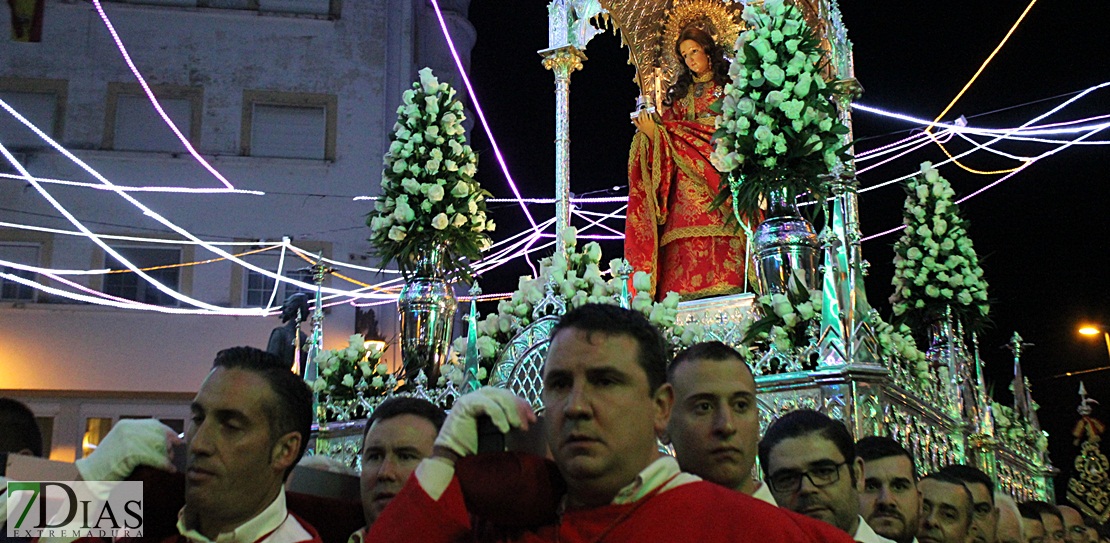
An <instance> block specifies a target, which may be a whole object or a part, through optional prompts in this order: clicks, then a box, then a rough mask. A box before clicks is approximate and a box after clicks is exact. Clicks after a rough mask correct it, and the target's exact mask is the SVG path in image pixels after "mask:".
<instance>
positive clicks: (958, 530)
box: [0, 304, 1110, 543]
mask: <svg viewBox="0 0 1110 543" xmlns="http://www.w3.org/2000/svg"><path fill="white" fill-rule="evenodd" d="M666 352H667V351H666V349H665V346H664V342H663V339H662V337H661V335H660V334H659V332H658V330H657V329H656V328H655V327H654V326H653V325H651V324H650V323H649V322H648V321H647V320H646V319H644V318H643V317H642V316H641V315H640V314H638V313H636V312H632V311H628V310H623V309H620V308H618V307H614V306H608V305H596V304H589V305H585V306H582V307H580V308H578V309H575V310H573V311H571V312H569V313H567V314H566V315H564V316H563V318H562V319H561V321H560V322H559V324H558V325H557V326H556V327H555V329H554V330H553V332H552V340H551V344H550V346H549V349H548V353H547V358H546V360H545V365H544V369H543V393H542V399H543V405H544V409H543V412H542V413H541V414H540V416H539V417H538V416H537V414H536V413H534V412H533V410H532V408H531V406H530V405H529V404H528V402H526V401H525V400H523V399H521V398H519V397H516V396H514V395H513V394H512V393H510V392H508V391H507V390H504V389H499V388H489V387H487V388H482V389H479V390H477V391H475V392H472V393H470V394H467V395H464V396H462V397H460V398H459V399H458V400H457V401H456V402H455V404H454V405H453V407H452V409H451V411H450V413H449V414H448V413H445V412H444V411H443V410H442V409H440V408H439V407H437V406H435V405H433V404H431V403H429V402H427V401H424V400H420V399H416V398H407V397H396V398H391V399H389V400H387V401H386V402H384V403H383V404H382V405H381V406H380V407H379V408H377V409H376V410H375V411H374V412H373V414H372V416H371V418H370V419H369V421H368V422H367V425H366V430H365V434H364V436H363V447H362V452H361V455H362V457H361V460H362V471H361V479H360V489H361V500H362V509H363V512H364V516H365V527H363V528H362V529H360V530H358V531H356V532H355V533H354V534H352V535H351V536H350V538H349V541H350V543H377V542H416V541H421V542H424V541H426V542H450V541H527V542H531V541H536V542H539V541H552V542H595V543H596V542H601V541H606V542H616V541H710V542H713V541H751V542H759V543H771V542H777V541H783V542H844V543H848V542H851V541H858V542H862V543H886V542H889V541H894V542H897V543H910V542H914V541H919V542H921V543H994V542H998V543H1062V542H1064V541H1065V540H1066V541H1067V542H1068V543H1100V542H1101V541H1110V538H1107V537H1106V536H1105V535H1104V536H1102V539H1100V534H1099V533H1098V532H1097V530H1096V528H1095V527H1094V525H1093V524H1092V523H1091V520H1090V519H1088V518H1085V517H1084V516H1083V515H1081V514H1080V513H1079V511H1077V510H1075V509H1073V508H1071V507H1067V506H1060V507H1057V506H1054V505H1051V504H1049V503H1046V502H1040V501H1029V502H1024V503H1015V502H1014V500H1013V499H1012V498H1010V497H1009V496H1007V495H1005V494H1003V493H1000V492H998V491H997V488H996V485H995V483H994V481H992V480H991V478H990V477H989V476H987V475H986V474H985V473H983V472H982V471H980V470H978V469H976V468H974V467H971V466H966V465H950V466H947V467H945V468H943V469H940V470H939V471H936V472H934V473H929V474H927V475H925V476H923V477H919V476H918V470H917V463H916V461H915V459H914V457H913V455H911V454H910V453H909V452H908V451H907V450H906V449H905V448H904V447H902V446H901V445H900V444H899V443H898V442H897V441H895V440H893V439H891V438H888V437H878V436H871V437H865V438H863V439H860V440H859V441H855V440H853V438H852V436H851V434H850V433H849V432H848V429H847V428H846V427H845V425H844V424H843V423H841V422H839V421H836V420H833V419H831V418H829V417H827V416H826V415H824V414H821V413H819V412H816V411H810V410H798V411H793V412H789V413H786V414H784V415H782V416H781V417H779V418H778V419H777V420H775V421H774V422H773V423H772V424H771V425H770V426H769V427H768V428H767V430H766V432H765V433H764V434H763V435H762V436H760V424H759V410H758V408H757V405H756V386H755V379H754V377H753V375H752V373H751V371H750V369H749V368H748V366H747V365H746V364H745V363H744V360H743V358H742V357H741V355H740V354H739V353H738V352H736V351H735V350H733V349H732V348H730V347H728V346H727V345H724V344H722V343H719V342H709V343H703V344H698V345H695V346H693V347H691V348H689V349H687V350H686V351H684V352H682V353H680V354H679V355H678V356H677V357H675V359H674V361H673V362H670V363H669V364H668V360H667V356H666ZM311 405H312V397H311V393H310V391H309V389H308V387H307V386H306V385H305V383H304V382H303V381H302V380H300V379H299V378H298V377H296V376H295V375H294V374H293V373H291V372H290V371H289V370H288V366H287V365H285V364H284V363H283V362H282V361H281V360H280V359H278V358H277V357H275V356H274V355H271V354H269V353H266V352H264V351H260V350H258V349H253V348H248V347H238V348H234V349H228V350H225V351H221V352H220V353H219V354H218V355H217V357H216V360H215V363H214V365H213V369H212V371H211V372H210V373H209V375H208V377H207V378H206V379H205V381H204V382H203V383H202V384H201V386H200V390H199V392H198V393H197V396H196V398H195V400H194V401H193V403H192V421H191V423H190V424H189V425H188V430H187V432H186V436H185V441H186V443H187V459H186V469H185V473H184V475H185V496H184V507H183V508H182V509H181V511H180V513H179V514H178V522H177V530H178V532H179V533H178V535H176V536H174V537H171V538H170V539H171V540H173V541H181V542H185V541H195V542H203V543H208V542H219V543H232V542H243V543H285V542H308V541H313V542H314V541H322V539H321V537H320V535H319V533H318V531H317V530H316V529H315V528H314V527H313V526H312V525H310V524H309V523H308V522H306V521H305V520H303V519H302V518H300V517H298V516H297V514H296V513H294V512H292V511H290V510H289V508H288V507H287V504H286V493H285V484H284V483H285V481H286V479H287V478H288V476H289V473H290V471H291V470H293V468H294V466H296V464H297V463H298V461H299V460H300V459H301V456H302V455H303V454H304V451H305V447H306V445H307V442H308V438H309V432H310V421H311V413H312V407H311ZM487 418H488V421H489V422H492V424H493V425H494V426H495V427H496V428H497V429H498V430H499V431H500V432H502V433H504V434H507V435H510V436H511V435H514V434H516V433H519V432H525V431H528V430H529V429H530V428H531V427H536V430H539V431H541V432H542V435H543V438H544V440H545V443H546V450H547V454H546V455H544V456H541V455H534V454H526V453H521V452H513V451H506V452H493V453H482V454H479V453H478V451H479V450H480V449H484V448H485V447H484V446H483V443H481V440H482V439H485V438H480V437H479V436H480V434H479V426H480V425H482V424H483V422H484V419H487ZM541 418H542V420H541ZM28 420H29V421H30V423H28V422H27V421H28ZM37 432H38V430H37V427H35V426H34V418H33V415H32V414H31V413H30V411H29V410H27V409H26V408H25V407H23V406H22V405H20V404H18V402H14V401H12V400H0V452H4V451H9V452H11V453H20V454H31V455H41V454H42V450H41V449H42V447H41V436H39V435H38V433H37ZM36 440H37V443H38V446H37V447H36V446H35V442H36ZM176 441H177V437H176V436H175V435H174V432H173V431H172V430H170V429H169V428H167V427H165V426H163V425H161V424H160V423H158V422H157V421H154V420H146V421H120V423H118V424H117V426H116V427H115V428H113V430H112V432H110V433H109V434H108V435H107V436H106V437H105V439H104V440H103V442H102V443H101V444H100V446H99V447H98V448H97V449H96V451H94V452H93V453H92V454H91V455H89V456H88V457H87V458H84V459H82V460H79V461H78V462H77V464H76V471H77V472H78V474H79V476H80V477H81V478H84V479H86V480H120V479H122V478H123V477H125V476H126V475H127V474H128V473H130V472H131V470H132V469H133V468H135V467H136V466H138V465H144V464H145V465H152V466H156V467H160V468H163V469H168V470H172V469H173V467H172V463H171V462H170V456H171V454H172V453H170V451H171V450H172V448H173V445H174V444H175V442H176ZM509 441H510V442H511V440H509ZM660 441H662V442H663V443H665V444H667V445H670V446H671V447H672V450H673V453H674V454H673V456H671V455H668V454H663V453H662V452H661V451H660V447H659V443H660ZM757 460H758V463H759V468H760V470H761V472H762V481H760V480H757V478H756V477H755V476H754V475H755V471H754V467H755V464H756V461H757ZM9 476H13V475H12V474H9ZM0 498H3V495H2V494H0ZM0 502H3V500H2V499H0Z"/></svg>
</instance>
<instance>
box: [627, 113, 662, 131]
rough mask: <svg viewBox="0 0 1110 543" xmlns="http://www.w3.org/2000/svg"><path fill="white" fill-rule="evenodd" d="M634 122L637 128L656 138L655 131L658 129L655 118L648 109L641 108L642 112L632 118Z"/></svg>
mask: <svg viewBox="0 0 1110 543" xmlns="http://www.w3.org/2000/svg"><path fill="white" fill-rule="evenodd" d="M632 124H634V125H636V130H639V131H640V132H643V134H644V135H646V136H647V137H649V138H654V137H655V132H656V131H657V130H658V126H657V125H656V124H655V119H654V118H652V116H651V113H650V112H648V111H646V110H641V111H640V114H639V115H637V116H636V118H634V119H632Z"/></svg>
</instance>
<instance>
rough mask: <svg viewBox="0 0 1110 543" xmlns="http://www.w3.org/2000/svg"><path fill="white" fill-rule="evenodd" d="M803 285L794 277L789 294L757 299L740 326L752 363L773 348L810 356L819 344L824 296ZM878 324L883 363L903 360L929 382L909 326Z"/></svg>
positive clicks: (804, 364) (773, 369) (772, 370)
mask: <svg viewBox="0 0 1110 543" xmlns="http://www.w3.org/2000/svg"><path fill="white" fill-rule="evenodd" d="M801 285H802V283H801V282H800V281H799V280H798V279H797V277H793V278H792V279H791V280H790V285H789V287H790V288H789V292H788V293H786V294H780V293H774V294H769V295H763V296H760V297H759V298H756V300H755V303H754V304H753V312H752V316H751V317H750V318H749V319H745V320H744V321H742V322H741V323H740V330H741V334H742V337H743V340H742V344H743V345H744V346H746V347H748V349H745V350H742V351H741V352H743V353H744V354H745V355H747V356H748V357H749V362H755V361H756V360H758V359H760V358H762V356H763V355H764V354H766V353H767V352H768V351H769V350H771V349H772V348H773V349H774V351H777V353H779V354H782V355H786V356H791V357H795V358H799V359H801V358H804V357H806V356H808V354H809V353H808V352H807V349H809V347H810V346H811V345H814V344H815V343H816V339H817V334H819V333H820V330H819V326H820V321H821V309H822V302H823V297H822V292H821V291H820V290H806V289H805V288H804V287H802V286H801ZM875 318H876V319H877V321H876V322H875V323H874V326H873V329H874V331H875V333H876V336H877V340H878V342H879V348H880V350H881V355H882V357H883V359H885V360H889V359H892V358H900V359H901V360H902V361H904V362H905V363H906V364H907V365H909V367H910V369H911V370H912V372H913V374H914V375H915V376H916V377H917V378H918V379H928V378H929V377H930V376H929V363H928V361H927V360H926V358H925V353H924V352H923V351H921V350H920V349H918V348H917V344H916V343H915V342H914V339H913V334H912V332H911V330H910V328H909V327H908V326H906V325H900V326H898V327H897V328H896V327H895V326H894V325H891V324H889V323H886V322H884V321H883V320H882V319H879V318H878V316H877V315H875ZM799 363H800V364H801V366H802V367H803V368H806V369H812V368H811V367H807V366H808V365H811V364H812V361H811V360H799ZM760 370H761V371H764V373H777V372H781V371H786V369H785V368H782V367H777V366H776V367H768V368H760Z"/></svg>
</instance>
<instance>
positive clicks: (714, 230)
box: [659, 226, 743, 246]
mask: <svg viewBox="0 0 1110 543" xmlns="http://www.w3.org/2000/svg"><path fill="white" fill-rule="evenodd" d="M736 236H740V237H743V234H742V233H737V232H735V231H734V230H733V228H732V227H731V226H727V227H726V226H684V227H682V228H676V229H674V230H670V231H668V232H666V233H664V234H663V238H662V239H660V240H659V245H660V246H663V245H666V244H668V243H670V242H672V241H675V240H678V239H684V238H698V237H736Z"/></svg>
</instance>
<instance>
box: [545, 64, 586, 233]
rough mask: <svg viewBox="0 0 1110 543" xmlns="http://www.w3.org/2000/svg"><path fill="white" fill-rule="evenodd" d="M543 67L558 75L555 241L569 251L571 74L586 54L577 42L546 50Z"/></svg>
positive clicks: (556, 94)
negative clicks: (565, 236)
mask: <svg viewBox="0 0 1110 543" xmlns="http://www.w3.org/2000/svg"><path fill="white" fill-rule="evenodd" d="M540 55H542V56H543V67H544V68H547V69H548V70H551V71H552V72H553V73H554V74H555V243H556V245H555V246H556V248H557V250H558V251H559V252H562V253H565V252H566V247H565V246H564V242H563V232H564V231H565V230H566V228H567V227H568V226H570V211H571V207H570V74H571V73H572V72H574V71H575V70H581V69H582V61H584V60H586V55H585V54H584V53H582V51H579V50H578V48H577V47H575V46H573V45H566V46H563V47H556V48H553V49H545V50H543V51H540Z"/></svg>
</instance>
